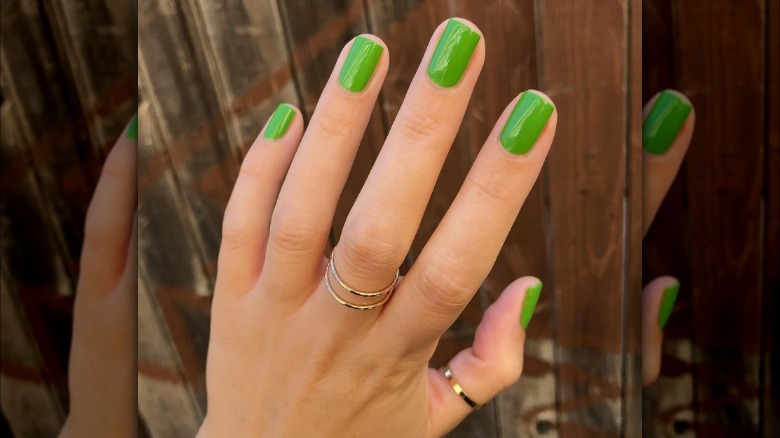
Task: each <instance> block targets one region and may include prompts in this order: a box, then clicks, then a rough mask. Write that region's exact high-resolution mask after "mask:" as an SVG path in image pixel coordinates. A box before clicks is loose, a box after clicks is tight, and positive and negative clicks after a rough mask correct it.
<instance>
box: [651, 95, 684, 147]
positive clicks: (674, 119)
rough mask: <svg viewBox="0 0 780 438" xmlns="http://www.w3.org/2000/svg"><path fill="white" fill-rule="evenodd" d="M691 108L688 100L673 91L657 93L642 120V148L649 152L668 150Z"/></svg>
mask: <svg viewBox="0 0 780 438" xmlns="http://www.w3.org/2000/svg"><path fill="white" fill-rule="evenodd" d="M692 108H693V107H692V106H691V104H690V102H688V101H687V100H685V99H683V98H682V97H680V95H678V94H677V93H675V92H673V91H669V90H664V91H662V92H661V93H659V94H658V98H656V100H655V103H654V104H653V107H652V108H651V109H650V112H649V113H648V114H647V117H645V120H644V121H643V122H642V148H643V149H644V150H645V151H647V152H649V153H651V154H663V153H664V152H666V151H667V150H669V148H670V147H671V146H672V143H673V142H674V139H675V138H677V134H679V133H680V130H681V129H682V127H683V124H685V120H686V119H687V118H688V114H690V113H691V109H692Z"/></svg>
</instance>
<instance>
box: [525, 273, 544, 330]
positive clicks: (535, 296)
mask: <svg viewBox="0 0 780 438" xmlns="http://www.w3.org/2000/svg"><path fill="white" fill-rule="evenodd" d="M541 293H542V282H541V281H540V282H539V283H538V284H535V285H533V286H531V287H529V288H528V290H527V291H525V298H523V310H522V311H521V312H520V326H521V327H523V330H525V329H527V328H528V324H529V323H530V322H531V317H533V316H534V309H535V308H536V303H537V302H538V301H539V294H541Z"/></svg>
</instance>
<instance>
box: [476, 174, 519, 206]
mask: <svg viewBox="0 0 780 438" xmlns="http://www.w3.org/2000/svg"><path fill="white" fill-rule="evenodd" d="M473 185H474V190H476V192H477V196H479V197H480V198H483V199H487V200H489V201H494V202H497V203H501V204H508V203H511V202H513V201H514V200H515V199H517V189H516V188H515V187H512V186H510V184H508V183H507V180H506V178H502V177H501V175H499V174H482V175H479V176H477V177H476V178H474V180H473Z"/></svg>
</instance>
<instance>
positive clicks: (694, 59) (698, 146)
mask: <svg viewBox="0 0 780 438" xmlns="http://www.w3.org/2000/svg"><path fill="white" fill-rule="evenodd" d="M676 7H677V16H678V17H679V20H680V23H679V26H678V35H679V43H678V44H679V45H678V50H679V60H680V66H679V69H678V84H679V85H680V89H681V91H683V92H684V93H685V94H686V95H687V96H689V97H690V99H691V101H692V102H693V104H694V107H695V108H696V125H697V132H696V135H695V136H694V138H693V140H692V141H691V145H690V148H689V150H688V154H687V160H686V163H685V166H686V176H687V178H686V190H687V192H688V194H689V196H688V198H687V199H688V217H689V222H688V223H689V228H690V242H691V254H692V258H693V263H692V265H691V287H692V292H693V301H692V305H693V307H694V309H695V310H694V321H693V324H694V333H693V340H694V344H695V350H694V363H695V365H694V377H695V388H696V401H697V412H696V431H697V433H699V434H701V435H703V436H709V435H712V434H726V435H730V436H754V435H755V434H756V433H757V431H758V422H759V412H758V409H759V406H758V381H759V373H758V371H759V357H758V356H759V350H760V346H759V339H760V325H759V318H757V317H756V316H757V315H760V289H759V278H760V271H761V269H760V267H761V261H760V247H761V245H760V240H759V239H760V225H761V224H760V223H761V214H760V204H761V186H762V178H763V167H764V165H763V131H764V126H763V122H762V120H763V116H764V108H763V106H764V104H763V101H764V95H763V86H764V80H763V74H764V65H765V64H764V57H765V53H764V40H763V19H764V12H765V11H764V4H763V2H761V1H746V2H742V1H740V2H737V1H728V2H707V1H690V2H680V3H677V4H676ZM748 109H749V111H746V110H748Z"/></svg>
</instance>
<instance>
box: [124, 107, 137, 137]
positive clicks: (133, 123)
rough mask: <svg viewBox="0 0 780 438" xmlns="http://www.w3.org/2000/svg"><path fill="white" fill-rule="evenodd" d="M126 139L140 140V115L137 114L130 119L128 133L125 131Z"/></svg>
mask: <svg viewBox="0 0 780 438" xmlns="http://www.w3.org/2000/svg"><path fill="white" fill-rule="evenodd" d="M125 137H127V138H129V139H130V140H136V141H137V140H138V113H135V115H134V116H133V118H132V119H130V124H129V125H127V131H125Z"/></svg>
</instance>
